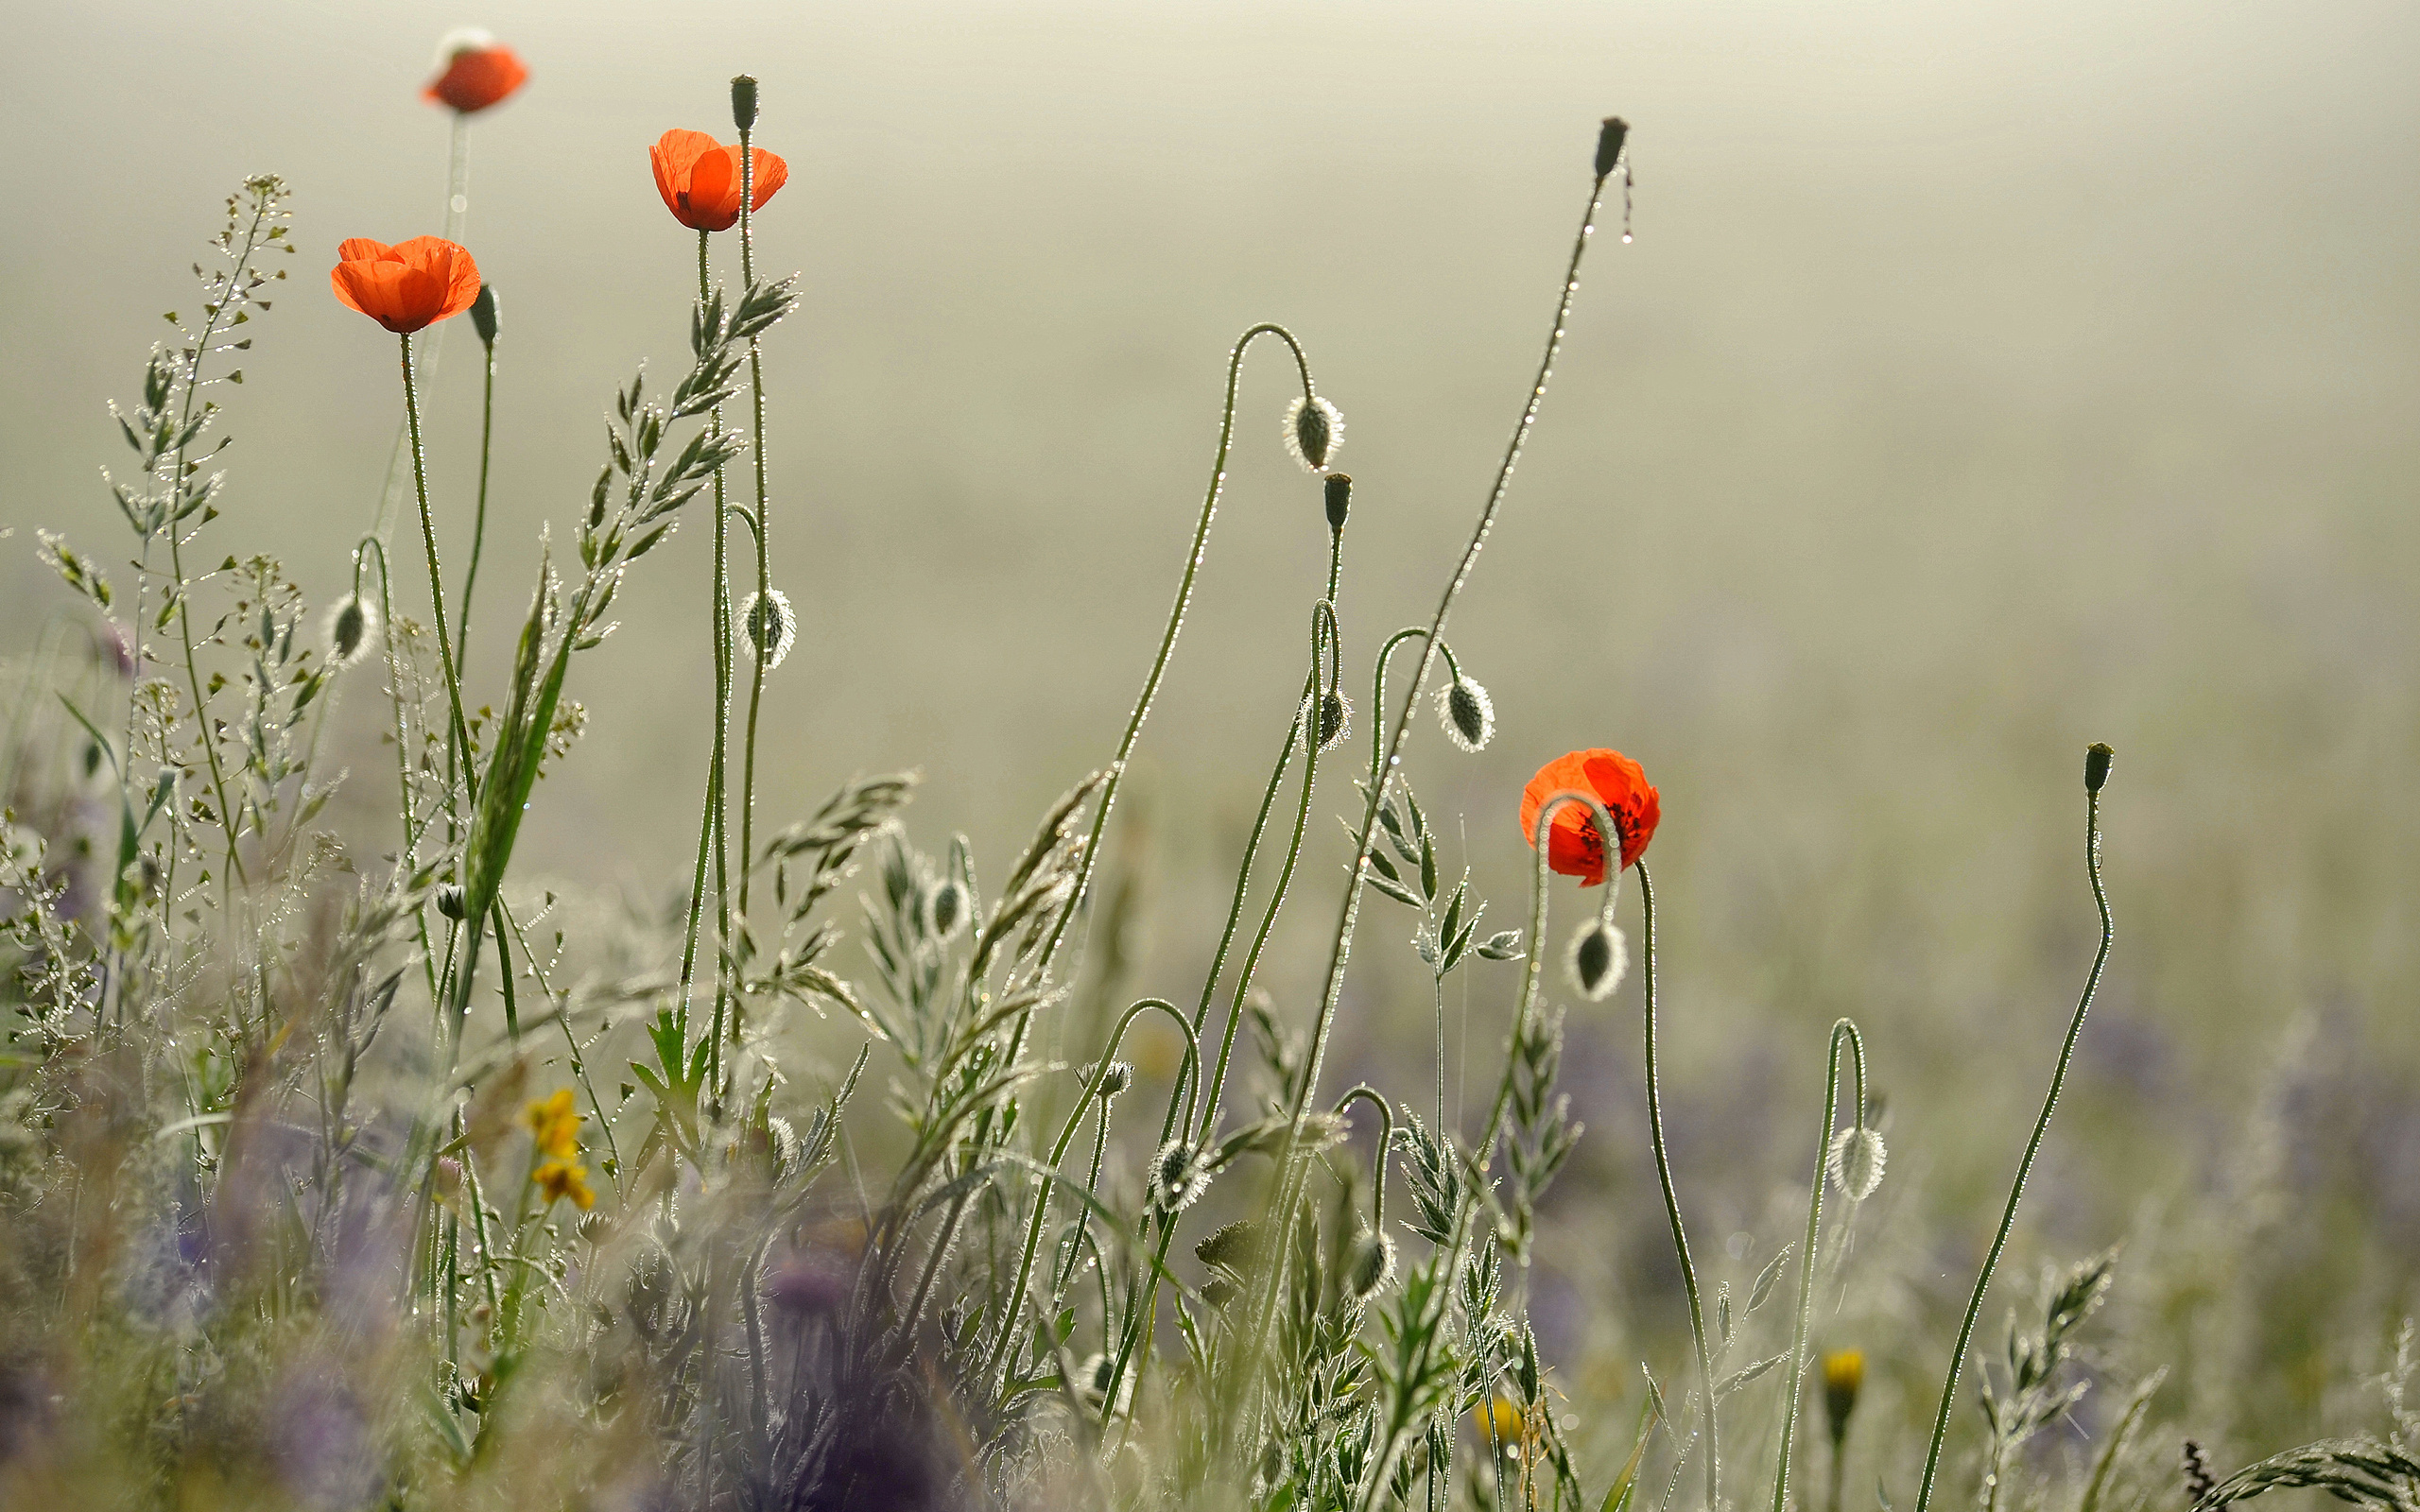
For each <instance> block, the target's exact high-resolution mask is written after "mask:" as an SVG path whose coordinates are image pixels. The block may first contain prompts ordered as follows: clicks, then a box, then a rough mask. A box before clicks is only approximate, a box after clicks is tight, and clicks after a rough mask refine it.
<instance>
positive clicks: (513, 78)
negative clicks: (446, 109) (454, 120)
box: [420, 29, 529, 115]
mask: <svg viewBox="0 0 2420 1512" xmlns="http://www.w3.org/2000/svg"><path fill="white" fill-rule="evenodd" d="M437 56H438V57H439V58H440V59H441V60H444V63H445V71H444V72H443V73H441V74H440V75H438V76H437V77H435V78H432V79H430V80H429V81H428V87H427V88H426V89H423V90H422V91H421V92H420V94H421V98H423V99H424V100H431V101H434V102H435V103H437V104H440V105H450V106H452V107H453V108H454V109H456V110H458V111H459V112H462V113H463V114H464V115H468V114H470V113H471V112H474V111H484V110H486V109H487V108H488V107H489V106H491V105H495V104H499V103H501V102H502V101H503V100H504V98H505V97H506V96H507V95H509V94H511V93H512V92H513V91H514V90H517V89H519V88H520V87H521V86H522V85H523V84H524V83H526V82H527V81H528V78H529V70H528V69H527V67H525V66H524V65H523V63H522V61H521V55H520V54H519V53H516V52H514V51H513V50H512V49H511V48H510V47H507V46H505V45H504V44H503V43H499V42H497V41H496V40H495V39H494V38H493V37H491V36H489V35H488V34H487V33H486V32H484V31H476V30H468V29H466V30H462V31H458V32H455V33H454V34H452V35H451V36H449V37H447V38H446V39H445V41H444V42H443V43H440V44H439V46H438V49H437Z"/></svg>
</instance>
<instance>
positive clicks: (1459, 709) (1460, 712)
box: [1437, 678, 1495, 751]
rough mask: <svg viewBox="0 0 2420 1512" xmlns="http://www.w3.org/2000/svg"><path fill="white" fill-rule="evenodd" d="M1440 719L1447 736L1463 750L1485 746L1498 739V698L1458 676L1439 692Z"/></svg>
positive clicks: (1438, 711)
mask: <svg viewBox="0 0 2420 1512" xmlns="http://www.w3.org/2000/svg"><path fill="white" fill-rule="evenodd" d="M1437 722H1438V723H1439V724H1441V725H1443V726H1444V727H1445V738H1446V739H1447V740H1450V741H1452V742H1453V743H1454V744H1455V745H1457V746H1460V747H1461V748H1462V749H1464V750H1468V751H1476V750H1480V749H1483V748H1485V747H1486V745H1487V743H1488V742H1489V741H1491V740H1493V739H1495V700H1494V699H1492V698H1490V697H1489V696H1487V690H1486V689H1485V688H1482V687H1480V686H1479V685H1478V683H1476V682H1473V681H1472V680H1471V679H1468V678H1456V679H1454V680H1453V681H1451V682H1449V683H1447V684H1445V686H1444V687H1443V688H1441V689H1439V690H1438V693H1437Z"/></svg>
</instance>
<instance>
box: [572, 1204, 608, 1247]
mask: <svg viewBox="0 0 2420 1512" xmlns="http://www.w3.org/2000/svg"><path fill="white" fill-rule="evenodd" d="M573 1227H574V1228H575V1229H577V1230H578V1231H579V1237H580V1238H582V1239H584V1240H586V1241H588V1242H589V1243H590V1244H592V1245H601V1244H603V1243H604V1242H605V1236H606V1234H608V1233H609V1232H611V1231H612V1230H613V1227H614V1220H612V1219H611V1218H608V1217H606V1216H605V1215H604V1214H603V1213H601V1212H584V1213H582V1214H580V1217H579V1223H577V1224H575V1225H574V1226H573Z"/></svg>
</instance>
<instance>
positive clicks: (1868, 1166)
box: [1824, 1127, 1890, 1202]
mask: <svg viewBox="0 0 2420 1512" xmlns="http://www.w3.org/2000/svg"><path fill="white" fill-rule="evenodd" d="M1889 1153H1890V1152H1889V1151H1887V1150H1885V1149H1884V1148H1883V1147H1882V1136H1881V1135H1879V1134H1877V1133H1876V1132H1875V1131H1874V1130H1872V1129H1870V1128H1864V1127H1858V1128H1844V1129H1842V1130H1841V1131H1840V1132H1839V1133H1838V1134H1835V1135H1833V1136H1832V1143H1830V1145H1828V1146H1827V1147H1826V1148H1825V1149H1824V1175H1825V1176H1828V1177H1831V1178H1832V1185H1833V1186H1834V1187H1836V1188H1838V1189H1839V1191H1840V1194H1841V1195H1842V1196H1844V1197H1846V1198H1848V1199H1849V1200H1850V1201H1851V1202H1863V1201H1864V1200H1865V1199H1866V1198H1868V1197H1870V1196H1872V1195H1874V1189H1875V1188H1876V1187H1877V1186H1880V1185H1881V1184H1882V1162H1883V1160H1885V1158H1886V1157H1887V1156H1888V1155H1889Z"/></svg>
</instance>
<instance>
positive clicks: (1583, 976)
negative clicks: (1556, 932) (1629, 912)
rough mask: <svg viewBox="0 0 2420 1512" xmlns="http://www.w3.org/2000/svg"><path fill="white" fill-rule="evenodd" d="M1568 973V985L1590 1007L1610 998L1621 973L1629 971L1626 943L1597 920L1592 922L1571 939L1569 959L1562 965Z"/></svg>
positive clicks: (1617, 931)
mask: <svg viewBox="0 0 2420 1512" xmlns="http://www.w3.org/2000/svg"><path fill="white" fill-rule="evenodd" d="M1564 964H1565V965H1566V966H1567V967H1568V968H1569V970H1570V973H1571V985H1572V986H1573V987H1574V988H1578V989H1579V992H1580V995H1581V996H1582V997H1583V998H1586V999H1587V1000H1588V1001H1589V1002H1591V1003H1601V1002H1603V1001H1604V1000H1605V999H1606V998H1608V997H1610V996H1612V995H1613V990H1614V988H1616V987H1617V986H1618V985H1620V983H1621V979H1622V976H1623V974H1624V973H1626V972H1627V971H1629V970H1630V943H1629V941H1627V940H1625V939H1623V938H1622V932H1621V931H1620V930H1618V929H1616V928H1615V927H1614V926H1613V925H1611V924H1608V923H1606V922H1605V921H1604V920H1603V919H1590V920H1589V921H1588V922H1587V923H1585V924H1582V926H1581V927H1580V933H1579V934H1577V935H1575V936H1572V939H1571V955H1570V958H1569V959H1568V960H1567V961H1566V962H1565V963H1564Z"/></svg>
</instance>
